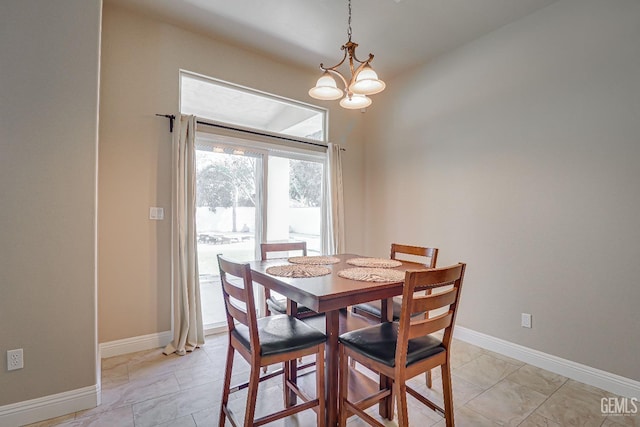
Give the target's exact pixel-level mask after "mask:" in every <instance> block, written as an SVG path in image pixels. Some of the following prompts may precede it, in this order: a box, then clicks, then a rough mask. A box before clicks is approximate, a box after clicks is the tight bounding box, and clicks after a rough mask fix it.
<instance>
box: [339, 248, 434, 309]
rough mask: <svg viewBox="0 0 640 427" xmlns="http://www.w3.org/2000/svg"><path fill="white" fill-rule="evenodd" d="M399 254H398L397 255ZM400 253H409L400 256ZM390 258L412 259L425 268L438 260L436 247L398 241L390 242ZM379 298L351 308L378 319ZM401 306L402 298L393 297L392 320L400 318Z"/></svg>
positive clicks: (432, 266)
mask: <svg viewBox="0 0 640 427" xmlns="http://www.w3.org/2000/svg"><path fill="white" fill-rule="evenodd" d="M399 254H400V255H401V256H398V255H399ZM402 255H409V257H407V256H402ZM390 258H391V259H394V260H398V261H412V262H418V263H420V264H422V265H424V266H425V267H426V268H435V266H436V262H437V261H438V248H424V247H421V246H408V245H400V244H398V243H392V244H391V257H390ZM380 307H381V304H380V300H376V301H371V302H367V303H362V304H357V305H354V306H353V307H352V308H351V310H352V311H353V312H354V313H356V314H359V315H361V316H365V317H368V318H370V319H372V320H377V321H380V310H381V308H380ZM401 307H402V299H401V298H399V297H398V298H394V299H393V320H394V321H395V320H398V319H399V318H400V309H401Z"/></svg>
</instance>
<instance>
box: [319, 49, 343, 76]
mask: <svg viewBox="0 0 640 427" xmlns="http://www.w3.org/2000/svg"><path fill="white" fill-rule="evenodd" d="M343 50H344V56H343V57H342V61H340V62H338V63H337V64H336V65H334V66H333V67H325V66H324V64H320V69H321V70H323V71H335V69H336V68H338V67H339V66H341V65H342V64H344V61H345V60H346V59H347V49H344V46H343Z"/></svg>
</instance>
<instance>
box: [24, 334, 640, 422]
mask: <svg viewBox="0 0 640 427" xmlns="http://www.w3.org/2000/svg"><path fill="white" fill-rule="evenodd" d="M226 343H227V339H226V335H216V336H211V337H208V339H207V343H206V344H205V346H204V347H203V348H201V349H199V350H196V351H195V352H193V353H191V354H188V355H187V356H184V357H180V356H175V355H170V356H164V355H163V354H162V353H161V350H151V351H144V352H139V353H133V354H128V355H124V356H117V357H112V358H109V359H104V360H103V361H102V404H101V405H100V406H99V407H97V408H94V409H90V410H87V411H82V412H78V413H75V414H70V415H67V416H63V417H59V418H55V419H51V420H47V421H43V422H40V423H36V424H32V425H31V426H30V427H49V426H74V427H75V426H108V427H127V426H135V427H146V426H172V427H201V426H216V425H217V422H218V414H219V410H220V409H219V406H220V397H221V393H222V392H221V387H222V377H223V371H224V366H225V357H226ZM451 358H452V369H453V372H452V374H453V392H454V406H455V421H456V425H457V426H459V427H464V426H471V427H483V426H521V427H542V426H549V427H557V426H581V427H582V426H585V427H588V426H604V427H617V426H640V416H638V415H636V416H635V417H630V416H608V417H607V416H604V415H602V413H601V404H600V400H601V398H602V397H611V396H612V395H611V394H610V393H607V392H605V391H603V390H600V389H597V388H594V387H591V386H588V385H585V384H582V383H579V382H576V381H573V380H569V379H567V378H565V377H562V376H559V375H556V374H553V373H550V372H547V371H544V370H542V369H539V368H536V367H533V366H530V365H526V364H523V363H522V362H519V361H517V360H514V359H510V358H507V357H504V356H501V355H499V354H496V353H493V352H490V351H487V350H483V349H481V348H478V347H475V346H473V345H470V344H467V343H465V342H462V341H455V342H454V347H453V350H452V354H451ZM247 378H248V365H247V364H246V363H245V362H244V360H242V359H240V358H238V360H237V361H236V363H235V369H234V380H232V384H235V383H239V382H242V381H245V380H246V379H247ZM411 381H412V383H413V386H414V388H417V389H418V390H419V391H421V392H423V393H424V394H426V395H428V396H430V397H431V398H432V399H433V400H435V401H436V402H438V403H439V404H440V405H442V398H441V396H442V394H441V390H442V387H441V381H440V373H439V370H434V381H433V384H434V386H433V389H431V390H429V389H427V388H426V387H425V386H424V376H418V377H416V378H414V379H412V380H411ZM245 396H246V395H243V394H242V392H239V393H235V394H233V395H232V399H233V400H232V402H233V410H234V412H235V413H236V414H242V413H243V411H244V405H245V402H244V400H245ZM409 404H410V411H409V419H410V423H411V425H412V426H420V427H428V426H437V427H443V426H445V422H444V420H443V419H442V418H441V417H440V416H439V415H438V414H436V413H435V412H432V411H431V410H429V409H428V408H426V407H424V406H423V405H420V404H418V403H417V401H415V400H414V399H413V398H411V397H409ZM281 407H282V386H281V380H279V379H272V380H269V381H267V382H265V383H263V384H261V386H260V392H259V395H258V408H257V413H258V415H260V413H265V411H269V412H271V411H273V410H277V409H279V408H281ZM371 413H372V414H375V413H376V411H375V408H372V410H371ZM227 425H229V423H227ZM272 425H274V426H287V427H298V426H299V427H307V426H313V425H315V413H314V412H312V411H305V412H302V413H300V414H298V415H297V416H292V417H289V418H287V419H285V420H281V421H280V422H276V423H273V424H272ZM386 425H388V426H395V425H396V423H395V422H386ZM361 426H365V423H364V422H362V421H361V420H358V419H356V418H355V417H352V418H350V420H349V423H348V427H361Z"/></svg>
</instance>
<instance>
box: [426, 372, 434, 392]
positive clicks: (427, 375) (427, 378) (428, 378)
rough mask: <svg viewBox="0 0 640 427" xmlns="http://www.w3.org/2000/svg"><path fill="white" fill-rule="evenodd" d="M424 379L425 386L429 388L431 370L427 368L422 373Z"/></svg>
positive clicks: (430, 384)
mask: <svg viewBox="0 0 640 427" xmlns="http://www.w3.org/2000/svg"><path fill="white" fill-rule="evenodd" d="M424 380H425V383H426V384H427V388H431V386H432V385H433V381H432V379H431V370H428V371H427V372H425V373H424Z"/></svg>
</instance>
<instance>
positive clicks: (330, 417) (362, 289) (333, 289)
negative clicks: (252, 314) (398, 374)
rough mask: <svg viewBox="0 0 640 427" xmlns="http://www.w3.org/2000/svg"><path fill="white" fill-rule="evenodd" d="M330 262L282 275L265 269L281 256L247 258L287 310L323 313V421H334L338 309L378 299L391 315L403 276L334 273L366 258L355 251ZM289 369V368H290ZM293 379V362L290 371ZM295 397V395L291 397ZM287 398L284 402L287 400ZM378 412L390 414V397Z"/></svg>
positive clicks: (386, 317)
mask: <svg viewBox="0 0 640 427" xmlns="http://www.w3.org/2000/svg"><path fill="white" fill-rule="evenodd" d="M331 257H332V258H335V259H334V263H333V264H326V265H323V266H324V267H327V268H328V269H329V270H330V272H329V274H324V275H321V276H314V277H283V276H276V275H273V274H269V273H268V272H267V269H269V267H272V266H282V265H283V264H288V261H287V259H286V258H284V259H282V258H281V259H269V260H263V261H251V262H249V265H250V268H251V272H252V278H253V281H254V282H256V283H258V284H260V285H262V286H265V287H267V288H269V289H270V290H272V291H275V292H277V293H279V294H281V295H283V296H284V297H286V298H287V313H288V314H290V315H295V314H296V312H297V306H298V305H304V306H306V307H308V308H310V309H311V310H313V311H315V312H317V313H324V314H325V322H326V323H325V327H326V329H325V331H326V335H327V341H326V353H325V354H326V356H325V358H326V359H325V385H326V423H327V424H326V425H327V426H330V427H334V426H337V425H338V398H337V396H338V393H337V392H336V391H337V390H338V371H339V360H338V354H339V352H338V336H339V332H340V329H339V327H340V326H339V325H340V310H344V309H345V308H347V307H349V306H351V305H355V304H360V303H365V302H370V301H375V300H380V301H381V309H382V310H381V312H382V316H381V321H382V322H388V321H391V319H392V315H393V314H392V311H393V304H392V302H393V297H394V296H397V295H401V294H402V287H403V282H404V276H403V277H402V279H401V280H393V281H376V282H372V281H361V280H352V279H347V278H344V277H341V276H340V275H339V274H338V273H339V272H340V271H342V270H345V269H350V268H354V266H353V265H351V264H349V263H348V262H347V261H350V260H353V259H355V258H366V257H363V256H362V255H356V254H337V255H331ZM423 268H425V266H424V265H423V264H419V263H414V262H407V261H402V264H401V265H399V266H397V267H394V269H395V270H412V269H423ZM290 369H292V368H290ZM291 374H292V375H291V376H292V377H293V379H294V380H295V363H294V364H293V369H292V371H291ZM388 381H390V379H389V378H386V377H384V376H380V386H385V385H387V382H388ZM291 398H292V399H295V397H291ZM287 400H288V399H285V403H286V404H288V401H287ZM379 413H380V415H381V416H382V417H383V418H388V419H390V418H393V401H392V399H391V398H387V399H386V400H385V401H384V402H383V403H381V405H380V406H379Z"/></svg>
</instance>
